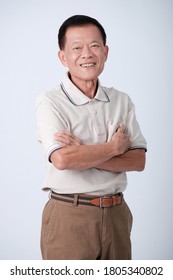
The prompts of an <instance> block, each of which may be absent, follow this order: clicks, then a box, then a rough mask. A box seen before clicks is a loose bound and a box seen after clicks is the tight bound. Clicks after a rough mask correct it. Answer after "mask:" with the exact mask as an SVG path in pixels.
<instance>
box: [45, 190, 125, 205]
mask: <svg viewBox="0 0 173 280" xmlns="http://www.w3.org/2000/svg"><path fill="white" fill-rule="evenodd" d="M50 197H51V198H52V199H56V200H59V201H64V202H70V203H72V204H74V205H78V204H84V205H93V206H97V207H100V208H104V207H111V206H115V205H119V204H121V202H122V198H123V194H122V193H117V194H115V195H111V196H101V197H96V196H91V195H90V196H86V195H78V194H59V193H55V192H53V191H52V192H51V194H50Z"/></svg>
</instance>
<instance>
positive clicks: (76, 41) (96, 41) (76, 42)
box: [72, 40, 100, 45]
mask: <svg viewBox="0 0 173 280" xmlns="http://www.w3.org/2000/svg"><path fill="white" fill-rule="evenodd" d="M81 42H82V41H81V40H75V41H73V42H72V45H75V44H79V43H81ZM93 43H97V44H99V43H100V41H98V40H93V41H91V42H90V43H89V44H93Z"/></svg>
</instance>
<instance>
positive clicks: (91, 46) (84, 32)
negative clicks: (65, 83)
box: [59, 25, 108, 84]
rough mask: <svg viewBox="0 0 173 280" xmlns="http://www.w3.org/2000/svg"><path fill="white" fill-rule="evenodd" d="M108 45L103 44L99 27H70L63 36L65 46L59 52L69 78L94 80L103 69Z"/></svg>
mask: <svg viewBox="0 0 173 280" xmlns="http://www.w3.org/2000/svg"><path fill="white" fill-rule="evenodd" d="M107 55H108V47H107V46H104V44H103V39H102V36H101V33H100V31H99V29H98V28H97V27H96V26H95V25H85V26H80V27H70V28H68V29H67V32H66V36H65V47H64V49H63V50H61V51H60V52H59V58H60V60H61V62H62V63H63V64H64V65H65V66H66V67H68V69H69V72H70V74H71V79H72V81H73V82H74V83H76V84H78V83H80V82H82V81H96V80H97V78H98V76H99V75H100V74H101V72H102V71H103V69H104V64H105V61H106V59H107Z"/></svg>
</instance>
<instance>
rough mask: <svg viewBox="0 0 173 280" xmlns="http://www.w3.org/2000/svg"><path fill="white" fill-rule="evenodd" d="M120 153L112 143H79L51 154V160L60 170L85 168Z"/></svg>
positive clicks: (96, 164)
mask: <svg viewBox="0 0 173 280" xmlns="http://www.w3.org/2000/svg"><path fill="white" fill-rule="evenodd" d="M116 154H117V155H118V152H116V149H114V148H113V145H111V143H105V144H97V145H79V146H76V145H74V146H69V147H66V148H61V149H59V150H57V151H55V152H54V153H53V154H52V155H51V162H52V163H53V165H54V166H55V167H56V168H57V169H60V170H63V169H70V170H84V169H88V168H92V167H94V166H100V165H101V164H103V163H104V162H106V161H108V160H109V159H111V158H112V157H113V156H115V155H116Z"/></svg>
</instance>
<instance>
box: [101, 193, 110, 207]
mask: <svg viewBox="0 0 173 280" xmlns="http://www.w3.org/2000/svg"><path fill="white" fill-rule="evenodd" d="M103 198H110V196H101V197H100V198H99V207H100V208H103V207H104V206H103Z"/></svg>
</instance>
